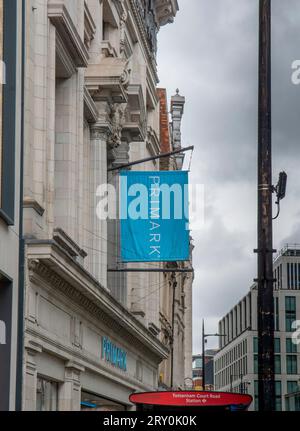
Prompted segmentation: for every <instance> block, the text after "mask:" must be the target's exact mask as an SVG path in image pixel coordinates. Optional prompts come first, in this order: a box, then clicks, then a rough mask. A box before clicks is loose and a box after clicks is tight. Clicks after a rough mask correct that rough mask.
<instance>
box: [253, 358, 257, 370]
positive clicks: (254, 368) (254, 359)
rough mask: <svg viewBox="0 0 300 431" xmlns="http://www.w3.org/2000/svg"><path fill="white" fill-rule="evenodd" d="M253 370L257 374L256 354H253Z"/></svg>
mask: <svg viewBox="0 0 300 431" xmlns="http://www.w3.org/2000/svg"><path fill="white" fill-rule="evenodd" d="M253 371H254V374H258V355H253Z"/></svg>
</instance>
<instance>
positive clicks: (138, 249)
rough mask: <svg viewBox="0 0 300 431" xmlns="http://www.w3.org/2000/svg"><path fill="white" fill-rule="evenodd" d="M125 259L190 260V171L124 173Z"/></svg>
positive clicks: (149, 260)
mask: <svg viewBox="0 0 300 431" xmlns="http://www.w3.org/2000/svg"><path fill="white" fill-rule="evenodd" d="M120 217H121V221H120V223H121V258H122V260H123V261H124V262H168V261H185V260H188V259H189V225H188V172H185V171H154V172H153V171H151V172H140V171H121V172H120Z"/></svg>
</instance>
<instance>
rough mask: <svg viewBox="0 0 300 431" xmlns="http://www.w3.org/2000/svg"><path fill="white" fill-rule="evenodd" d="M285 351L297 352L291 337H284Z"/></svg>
mask: <svg viewBox="0 0 300 431" xmlns="http://www.w3.org/2000/svg"><path fill="white" fill-rule="evenodd" d="M286 353H297V344H295V343H294V342H293V340H292V338H287V339H286Z"/></svg>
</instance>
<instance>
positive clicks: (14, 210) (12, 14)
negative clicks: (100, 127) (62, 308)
mask: <svg viewBox="0 0 300 431" xmlns="http://www.w3.org/2000/svg"><path fill="white" fill-rule="evenodd" d="M0 60H1V64H0V411H2V410H4V411H5V410H14V409H15V408H16V399H17V397H18V394H17V383H16V382H17V369H18V313H19V312H18V304H19V245H20V230H19V227H20V224H19V221H20V178H21V135H22V134H21V117H22V112H21V101H22V4H21V2H19V1H18V0H1V1H0Z"/></svg>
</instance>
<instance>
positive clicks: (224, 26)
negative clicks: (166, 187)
mask: <svg viewBox="0 0 300 431" xmlns="http://www.w3.org/2000/svg"><path fill="white" fill-rule="evenodd" d="M258 4H259V1H258V0H179V7H180V11H179V13H178V15H177V17H176V19H175V22H174V24H172V25H168V26H165V27H163V28H162V29H161V31H160V34H159V53H158V67H159V76H160V84H159V85H160V86H161V87H166V88H167V90H168V95H169V98H170V96H171V95H173V94H174V93H175V89H176V88H177V87H178V88H179V89H180V93H181V94H182V95H184V96H185V97H186V107H185V115H184V121H183V134H182V137H183V146H187V145H195V152H194V156H193V161H192V169H191V182H192V183H198V184H204V185H205V194H206V199H205V225H204V227H203V229H201V230H200V231H198V232H193V237H194V240H195V246H196V247H195V251H194V267H195V270H196V274H195V282H194V296H193V297H194V352H195V353H198V352H200V351H201V348H200V346H201V344H200V343H201V338H200V334H201V320H202V318H205V321H206V330H207V331H208V332H216V331H217V330H218V327H217V323H218V321H219V319H220V318H221V317H222V316H223V315H225V314H226V313H227V312H228V311H229V310H230V309H231V308H232V307H233V306H234V305H235V304H236V302H237V301H238V300H239V299H240V298H241V297H242V296H243V295H245V294H246V293H247V291H248V290H249V287H250V285H251V284H252V281H253V279H254V278H255V277H256V256H255V255H254V254H253V249H254V248H256V245H257V244H256V242H257V241H256V210H257V205H256V189H257V184H256V172H257V168H256V159H257V67H258V66H257V58H258V54H257V52H258V51H257V48H258ZM272 4H273V11H272V19H273V23H272V24H273V30H272V32H273V82H272V83H273V183H276V182H277V177H278V173H279V171H280V170H283V169H284V170H286V172H287V173H288V194H287V197H286V199H285V200H284V201H283V203H282V212H281V216H280V219H279V220H277V221H275V224H274V246H275V248H277V249H280V248H281V247H282V246H283V245H284V244H285V243H286V242H290V243H291V242H292V243H300V178H299V176H300V175H299V174H300V169H299V164H300V86H295V85H293V84H292V82H291V74H292V69H291V64H292V62H293V61H294V60H298V59H299V60H300V2H299V0H272ZM187 157H188V156H187ZM216 344H217V340H213V339H210V341H209V343H208V347H215V346H216Z"/></svg>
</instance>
